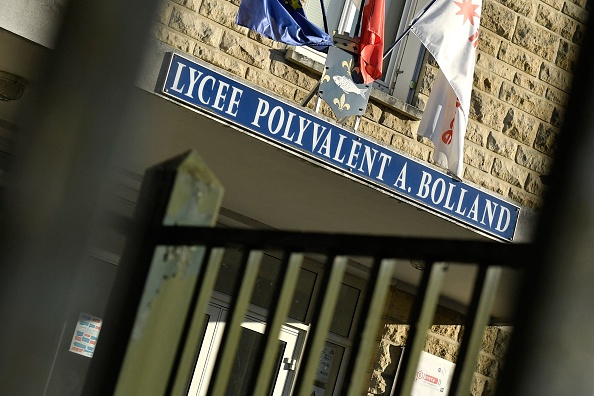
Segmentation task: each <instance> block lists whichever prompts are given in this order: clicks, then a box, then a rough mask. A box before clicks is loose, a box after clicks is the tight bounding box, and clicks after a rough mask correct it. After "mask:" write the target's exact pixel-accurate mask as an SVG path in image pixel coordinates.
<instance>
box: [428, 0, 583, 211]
mask: <svg viewBox="0 0 594 396" xmlns="http://www.w3.org/2000/svg"><path fill="white" fill-rule="evenodd" d="M588 9H589V6H588V2H587V0H567V1H564V0H543V1H539V0H517V1H511V0H483V7H482V17H481V28H480V38H479V46H478V53H477V59H476V67H475V73H474V89H473V95H472V103H471V109H470V121H469V125H468V130H467V134H466V144H465V155H464V162H465V164H466V167H465V174H464V178H465V179H466V180H468V181H470V182H473V183H475V184H478V185H480V186H483V187H484V188H487V189H489V190H492V191H495V192H497V193H499V194H501V195H503V196H505V197H507V198H510V199H512V200H514V201H516V202H519V203H520V204H522V205H525V206H528V207H532V208H534V209H538V208H539V207H540V206H541V204H542V197H543V194H544V192H545V189H546V184H545V183H544V182H543V178H541V176H543V175H547V174H548V173H549V171H550V167H551V164H552V161H553V154H554V152H555V145H556V142H557V137H558V134H559V129H560V127H561V123H562V121H563V116H564V114H565V111H566V105H567V99H568V94H569V91H570V88H571V83H572V73H573V71H574V67H575V64H576V61H577V57H578V54H579V50H580V42H581V39H582V37H583V35H584V30H585V25H584V24H585V23H586V21H587V18H588V15H589V12H588ZM436 67H437V65H436V64H435V63H434V62H433V61H431V60H430V61H429V62H427V63H426V64H425V66H424V69H423V71H422V75H421V80H420V83H419V85H418V86H419V90H418V95H417V101H416V105H417V106H418V107H419V108H424V106H425V103H426V100H427V98H428V95H429V93H430V90H431V83H432V81H433V79H434V77H435V73H436V70H437V68H436ZM425 143H426V144H428V145H431V143H430V142H428V141H426V142H425ZM544 180H546V178H545V179H544Z"/></svg>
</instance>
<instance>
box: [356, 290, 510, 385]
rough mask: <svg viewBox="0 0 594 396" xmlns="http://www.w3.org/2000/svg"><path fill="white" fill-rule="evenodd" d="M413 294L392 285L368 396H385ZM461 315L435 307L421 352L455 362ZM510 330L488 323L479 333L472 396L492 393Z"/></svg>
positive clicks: (400, 344) (391, 378) (371, 370)
mask: <svg viewBox="0 0 594 396" xmlns="http://www.w3.org/2000/svg"><path fill="white" fill-rule="evenodd" d="M413 298H414V296H413V295H411V294H409V293H406V292H404V291H402V290H398V289H397V288H396V287H395V286H394V287H392V292H391V295H390V299H389V300H388V302H387V303H386V307H385V313H384V324H383V327H382V329H381V330H380V334H379V339H378V349H377V353H376V355H375V357H374V358H373V362H372V364H371V367H370V385H369V389H368V391H367V395H368V396H376V395H385V396H387V395H389V394H390V392H389V390H390V385H391V381H393V371H394V370H395V367H396V365H397V362H395V360H397V359H398V358H399V353H400V352H401V351H400V350H399V349H398V348H399V347H403V346H404V345H405V343H406V338H407V335H408V328H409V326H408V325H407V324H406V323H407V321H408V318H409V315H410V309H411V307H412V303H413ZM463 321H464V318H463V316H462V315H461V314H459V313H458V312H456V311H453V310H451V309H448V308H445V307H441V306H440V307H438V309H437V312H436V313H435V318H434V320H433V323H434V325H433V326H431V328H430V329H429V332H428V335H427V340H426V342H425V348H424V350H425V352H428V353H430V354H432V355H435V356H438V357H440V358H442V359H445V360H448V361H450V362H453V363H456V359H457V357H458V350H459V348H460V343H461V341H462V336H463V333H464V328H463V326H461V325H460V323H463ZM510 337H511V331H510V328H508V327H498V326H488V327H487V328H486V329H485V332H484V334H483V343H482V348H481V351H480V353H479V359H478V362H477V366H476V369H475V373H474V377H473V381H472V388H471V392H470V394H471V395H472V396H488V395H493V394H494V393H495V388H496V382H497V376H498V373H499V370H500V368H501V366H502V364H503V362H504V359H505V354H506V352H507V349H508V344H509V340H510Z"/></svg>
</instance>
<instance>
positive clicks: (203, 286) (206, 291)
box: [165, 248, 225, 396]
mask: <svg viewBox="0 0 594 396" xmlns="http://www.w3.org/2000/svg"><path fill="white" fill-rule="evenodd" d="M224 253H225V249H223V248H213V249H212V250H211V252H210V257H209V258H208V262H207V264H206V265H205V266H204V265H203V266H202V267H203V268H201V270H200V272H201V275H200V276H199V278H198V283H197V284H196V293H197V295H195V297H194V299H193V301H194V307H190V309H191V313H190V316H189V317H188V324H189V328H188V331H187V336H186V337H185V339H182V340H181V341H180V345H179V349H178V356H177V357H176V363H177V370H175V367H174V368H172V372H171V374H170V377H169V385H168V387H167V392H166V393H165V394H166V395H180V396H181V395H185V394H186V393H187V391H188V385H189V383H190V380H191V379H192V373H193V369H194V364H195V363H196V354H197V353H198V347H199V346H200V343H201V342H202V340H201V339H200V335H201V332H202V329H203V328H204V326H205V324H206V323H205V322H206V318H205V315H204V313H205V312H206V307H207V305H208V301H209V300H210V296H211V295H212V291H213V289H214V285H215V282H216V280H217V275H218V273H219V268H220V266H221V261H222V260H223V254H224ZM205 262H206V258H205Z"/></svg>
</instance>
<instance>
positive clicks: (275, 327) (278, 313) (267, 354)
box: [247, 253, 304, 396]
mask: <svg viewBox="0 0 594 396" xmlns="http://www.w3.org/2000/svg"><path fill="white" fill-rule="evenodd" d="M303 257H304V256H303V254H301V253H292V254H291V256H290V257H289V262H288V263H287V266H286V267H287V268H286V271H283V272H284V274H283V275H284V276H283V281H282V284H281V287H280V289H279V295H278V300H277V303H276V309H275V310H274V313H273V315H272V317H271V318H269V319H268V321H267V322H268V323H267V324H266V335H265V342H264V355H263V356H262V359H261V363H260V368H259V370H258V377H257V379H256V381H254V382H255V383H254V387H253V389H251V388H250V389H248V392H247V394H249V395H253V396H258V395H263V396H264V395H266V392H268V388H269V386H270V382H271V378H272V375H273V370H274V368H275V367H276V366H275V363H276V357H277V353H278V347H279V343H278V336H279V334H280V331H281V327H282V325H283V323H284V322H285V320H286V318H287V316H288V314H289V309H290V308H291V304H292V302H293V295H294V293H295V288H296V287H297V281H298V280H299V271H300V269H301V263H302V262H303ZM283 264H284V262H283Z"/></svg>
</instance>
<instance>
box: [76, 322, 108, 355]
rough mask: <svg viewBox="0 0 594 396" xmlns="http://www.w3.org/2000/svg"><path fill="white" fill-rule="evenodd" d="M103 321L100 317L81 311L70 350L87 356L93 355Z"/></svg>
mask: <svg viewBox="0 0 594 396" xmlns="http://www.w3.org/2000/svg"><path fill="white" fill-rule="evenodd" d="M102 323H103V321H102V320H101V319H100V318H97V317H95V316H92V315H87V314H84V313H81V314H80V315H79V317H78V322H77V324H76V329H74V335H73V336H72V342H71V343H70V349H69V351H70V352H74V353H78V354H80V355H83V356H86V357H93V352H95V346H96V345H97V339H98V338H99V331H101V325H102Z"/></svg>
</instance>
